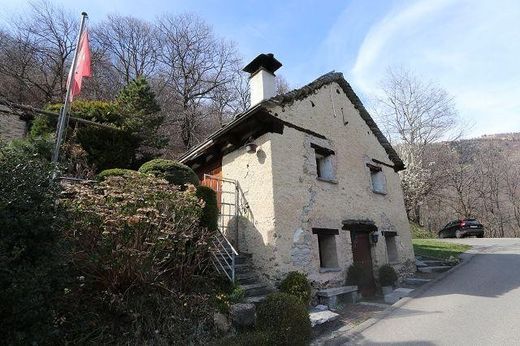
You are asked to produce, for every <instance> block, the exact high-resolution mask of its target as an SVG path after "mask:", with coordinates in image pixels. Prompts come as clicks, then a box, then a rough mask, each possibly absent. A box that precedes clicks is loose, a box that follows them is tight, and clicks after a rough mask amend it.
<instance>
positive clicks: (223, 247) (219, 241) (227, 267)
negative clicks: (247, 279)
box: [211, 230, 238, 282]
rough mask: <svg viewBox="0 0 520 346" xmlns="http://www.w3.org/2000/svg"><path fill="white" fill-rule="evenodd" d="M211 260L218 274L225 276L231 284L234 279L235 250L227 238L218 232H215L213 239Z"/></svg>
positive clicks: (236, 254) (236, 253)
mask: <svg viewBox="0 0 520 346" xmlns="http://www.w3.org/2000/svg"><path fill="white" fill-rule="evenodd" d="M212 256H213V258H212V259H211V261H212V263H213V266H215V268H216V269H217V271H218V272H219V273H222V274H224V275H226V276H227V278H228V279H229V280H231V282H235V279H236V267H235V266H236V256H238V252H237V250H235V248H234V247H233V245H231V243H230V242H229V241H228V240H227V238H226V237H225V236H224V234H222V232H220V230H219V231H218V232H217V234H216V235H215V237H214V238H213V252H212Z"/></svg>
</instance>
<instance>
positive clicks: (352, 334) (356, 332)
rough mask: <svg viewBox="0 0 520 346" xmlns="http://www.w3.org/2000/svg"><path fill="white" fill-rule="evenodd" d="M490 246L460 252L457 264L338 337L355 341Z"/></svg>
mask: <svg viewBox="0 0 520 346" xmlns="http://www.w3.org/2000/svg"><path fill="white" fill-rule="evenodd" d="M491 247H492V246H488V247H481V248H477V249H470V250H468V251H467V252H464V253H462V254H461V255H460V258H461V259H462V262H460V263H459V264H457V265H456V266H454V267H453V268H451V269H450V270H447V271H445V272H443V273H441V274H440V275H439V276H437V277H436V278H435V279H433V280H432V281H430V282H428V283H426V284H424V285H422V286H421V287H419V288H417V289H415V290H414V291H413V292H412V293H411V294H410V295H409V296H408V297H404V298H401V299H400V300H398V301H397V302H395V303H394V304H392V305H391V306H389V307H388V308H386V309H385V310H383V311H381V312H380V313H379V314H377V316H375V317H372V318H369V319H368V320H366V321H365V322H362V323H360V324H359V325H357V326H356V327H354V328H352V329H349V330H347V331H346V332H345V333H344V334H342V335H338V337H342V338H347V339H348V342H349V343H350V342H355V341H356V340H357V339H359V336H360V334H361V333H362V332H363V331H365V330H366V329H368V328H370V327H372V326H373V325H374V324H376V323H377V322H379V321H380V320H382V319H383V318H385V317H387V316H388V315H390V314H391V313H392V312H394V311H395V310H397V309H399V308H400V307H402V306H404V305H406V304H408V302H410V301H411V300H412V299H413V298H415V297H417V296H418V295H420V294H422V293H424V292H425V291H427V290H428V289H429V288H430V287H432V286H433V285H435V284H436V283H438V282H439V281H441V280H444V279H445V278H446V277H448V276H449V275H451V274H453V273H455V272H457V271H458V270H459V269H460V268H462V267H464V266H465V265H467V264H468V263H469V262H470V261H471V260H472V259H473V257H475V255H478V254H480V253H482V252H485V251H487V250H488V249H489V248H491Z"/></svg>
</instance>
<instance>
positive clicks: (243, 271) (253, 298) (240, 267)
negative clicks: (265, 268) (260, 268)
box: [235, 253, 274, 303]
mask: <svg viewBox="0 0 520 346" xmlns="http://www.w3.org/2000/svg"><path fill="white" fill-rule="evenodd" d="M251 258H252V256H251V255H250V254H246V253H240V254H239V255H238V256H236V257H235V263H236V264H235V273H236V274H235V275H236V282H237V284H239V285H240V287H242V288H243V289H244V290H245V302H246V303H259V302H261V301H263V300H264V299H265V297H266V296H267V295H268V294H269V293H271V292H273V291H274V290H273V289H272V288H270V287H269V286H268V285H267V284H264V283H263V282H261V281H260V279H259V278H258V276H257V275H256V274H255V272H254V271H253V269H252V266H251Z"/></svg>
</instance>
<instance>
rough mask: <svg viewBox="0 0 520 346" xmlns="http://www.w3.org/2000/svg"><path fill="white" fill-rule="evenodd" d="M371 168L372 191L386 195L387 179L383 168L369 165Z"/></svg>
mask: <svg viewBox="0 0 520 346" xmlns="http://www.w3.org/2000/svg"><path fill="white" fill-rule="evenodd" d="M367 166H368V168H370V182H371V184H372V191H374V192H376V193H380V194H386V178H385V174H384V173H383V170H382V169H381V167H378V166H374V165H367Z"/></svg>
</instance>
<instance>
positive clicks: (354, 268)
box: [347, 264, 372, 287]
mask: <svg viewBox="0 0 520 346" xmlns="http://www.w3.org/2000/svg"><path fill="white" fill-rule="evenodd" d="M371 275H372V273H371V272H370V270H369V269H367V268H365V267H363V266H361V265H359V264H352V265H350V267H348V271H347V285H355V286H360V287H361V286H365V285H367V284H368V283H369V282H370V280H371V277H370V276H371Z"/></svg>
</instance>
